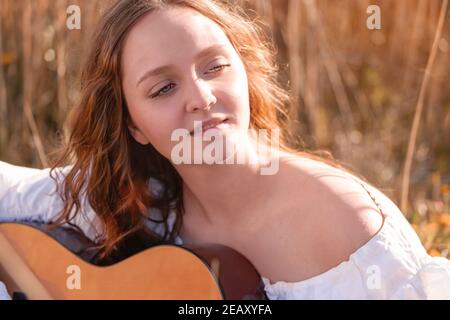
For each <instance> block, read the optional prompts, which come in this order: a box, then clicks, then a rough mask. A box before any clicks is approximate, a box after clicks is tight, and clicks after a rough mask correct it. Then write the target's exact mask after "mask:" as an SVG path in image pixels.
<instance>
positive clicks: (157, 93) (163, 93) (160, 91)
mask: <svg viewBox="0 0 450 320" xmlns="http://www.w3.org/2000/svg"><path fill="white" fill-rule="evenodd" d="M172 85H174V84H173V83H169V84H168V85H167V86H164V87H162V88H161V89H160V90H158V91H157V92H156V93H154V94H152V95H151V96H150V97H151V98H156V97H158V96H160V95H161V94H162V95H165V94H166V93H167V92H168V90H169V89H171V88H172V87H171V86H172Z"/></svg>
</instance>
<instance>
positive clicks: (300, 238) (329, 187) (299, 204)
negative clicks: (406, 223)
mask: <svg viewBox="0 0 450 320" xmlns="http://www.w3.org/2000/svg"><path fill="white" fill-rule="evenodd" d="M282 163H283V161H280V178H282V179H284V180H285V182H284V183H285V185H286V188H284V190H285V194H284V195H283V197H284V199H285V203H287V204H288V205H287V206H284V208H283V211H282V212H281V215H283V216H284V217H288V219H289V220H290V221H292V222H291V223H290V224H289V225H290V226H291V228H292V230H290V231H291V232H289V231H288V232H289V233H290V234H291V237H292V240H291V241H292V244H295V243H298V244H301V247H303V248H305V247H307V248H308V249H305V250H304V253H305V255H306V256H303V257H300V259H299V257H292V258H291V259H298V261H291V265H292V266H293V270H292V272H296V271H295V270H294V269H295V266H296V265H297V267H298V266H299V265H304V264H305V261H306V260H308V261H312V265H313V266H314V268H311V272H310V273H309V274H307V273H306V274H303V275H302V276H301V277H303V278H305V276H314V275H315V274H319V273H322V272H325V271H326V270H329V269H330V268H332V267H334V266H336V265H338V264H339V263H341V262H342V261H345V260H347V259H348V258H349V256H350V255H351V254H352V253H353V252H355V251H356V250H358V249H359V248H360V247H362V246H363V245H365V244H366V243H368V242H369V240H370V239H372V238H373V237H374V236H375V235H376V234H377V233H378V232H379V231H380V230H381V228H382V226H383V223H384V217H383V215H382V213H381V212H380V209H379V208H378V206H377V205H376V203H375V202H374V201H373V199H372V198H371V197H370V195H369V194H368V193H367V191H366V190H365V189H364V187H363V186H362V185H361V184H359V183H358V182H357V181H356V180H354V179H352V178H351V177H349V176H347V174H346V173H345V172H343V171H340V170H338V169H337V168H334V167H331V166H329V165H326V164H321V163H317V161H314V160H313V161H309V160H304V159H299V160H293V161H292V162H291V161H289V162H284V163H283V164H282ZM286 254H287V255H289V252H287V253H286ZM313 269H314V272H313V271H312V270H313ZM294 278H295V277H294Z"/></svg>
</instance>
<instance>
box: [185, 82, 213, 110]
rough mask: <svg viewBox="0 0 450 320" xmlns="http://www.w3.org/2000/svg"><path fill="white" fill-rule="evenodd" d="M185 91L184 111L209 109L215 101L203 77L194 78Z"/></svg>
mask: <svg viewBox="0 0 450 320" xmlns="http://www.w3.org/2000/svg"><path fill="white" fill-rule="evenodd" d="M191 83H192V85H191V86H190V88H188V92H187V93H186V95H187V99H188V101H187V102H186V112H196V111H199V110H209V109H210V108H211V107H212V106H213V105H214V104H215V103H216V102H217V98H216V97H215V96H214V94H213V92H212V90H211V87H210V85H209V84H208V83H207V82H206V81H204V80H203V79H198V78H197V79H195V80H193V81H192V82H191Z"/></svg>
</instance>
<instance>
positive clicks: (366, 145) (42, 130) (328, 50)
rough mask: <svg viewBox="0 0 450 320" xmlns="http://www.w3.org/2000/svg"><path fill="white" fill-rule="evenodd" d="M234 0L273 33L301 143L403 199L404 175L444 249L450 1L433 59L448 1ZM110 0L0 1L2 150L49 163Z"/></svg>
mask: <svg viewBox="0 0 450 320" xmlns="http://www.w3.org/2000/svg"><path fill="white" fill-rule="evenodd" d="M234 1H235V2H238V3H241V4H243V5H244V6H245V7H246V8H248V9H249V10H255V11H256V12H257V13H258V14H260V15H261V16H262V18H263V21H264V22H265V23H266V24H267V30H268V32H270V33H271V35H272V37H273V39H274V41H275V42H276V44H277V48H278V62H279V64H280V66H281V72H280V81H281V82H282V83H284V84H285V85H286V86H289V88H290V90H291V92H292V93H293V94H294V96H295V97H296V101H297V108H295V110H291V116H292V124H291V126H292V127H293V128H294V129H295V130H297V133H298V136H299V137H301V138H300V139H301V141H302V144H303V146H304V147H305V148H312V149H315V148H321V149H328V150H330V151H331V152H332V153H333V154H334V155H335V156H336V157H337V158H338V159H340V160H342V161H344V162H345V163H347V164H349V165H351V166H352V167H354V168H355V170H356V171H358V172H360V173H362V174H363V175H364V176H366V177H367V178H368V179H369V180H370V181H372V182H373V183H374V184H376V185H377V186H379V187H380V189H381V190H382V191H383V192H385V193H386V194H387V195H388V196H389V197H391V198H392V199H393V200H394V201H396V202H397V203H398V205H399V206H400V200H401V194H402V178H403V180H404V179H405V178H404V177H405V175H406V176H407V179H408V181H407V182H406V183H405V182H404V183H403V194H405V188H406V191H407V192H406V197H405V196H404V198H405V199H404V202H405V203H404V204H403V205H402V208H406V209H405V210H404V212H405V214H406V216H407V218H408V219H409V220H410V221H411V223H413V226H414V227H415V228H416V230H417V232H418V233H419V235H420V237H421V238H422V240H423V242H424V244H425V246H426V248H427V250H428V251H429V252H430V253H431V254H435V255H443V256H447V255H448V251H449V249H450V193H449V184H450V168H449V163H450V161H449V160H450V150H449V149H450V146H449V142H448V141H449V140H450V139H449V138H448V137H450V112H449V111H450V81H449V80H450V79H449V75H448V70H450V23H449V22H450V21H449V14H448V9H447V12H446V15H445V17H446V18H445V21H444V23H443V27H442V35H441V36H439V37H437V42H436V45H435V57H434V63H433V64H432V66H431V68H430V67H428V69H427V70H426V68H427V62H428V61H429V60H430V54H431V52H432V46H433V40H434V39H435V37H436V34H437V32H439V28H438V19H439V13H440V10H441V6H442V4H443V1H441V0H436V1H427V0H395V1H394V0H378V1H373V0H371V1H369V0H340V1H333V0H317V1H313V0H272V1H269V0H254V1H244V0H234ZM374 3H375V4H378V5H379V6H380V7H381V14H382V29H381V30H368V29H367V28H366V19H367V16H368V15H367V13H366V9H367V6H368V5H369V4H374ZM69 4H79V5H80V7H81V10H82V29H81V31H68V30H67V29H66V28H65V9H66V7H67V6H68V5H69ZM104 6H105V2H104V1H102V0H96V1H91V0H78V1H67V0H57V1H54V0H21V1H14V0H0V10H1V11H0V19H1V20H0V54H1V56H0V66H1V68H0V124H1V125H0V159H2V160H4V161H9V162H12V163H16V164H21V165H27V166H33V167H42V166H46V165H47V161H48V160H47V157H46V154H48V153H49V152H50V151H51V150H52V148H53V147H54V145H55V142H56V141H57V139H58V136H59V132H61V131H62V128H61V123H62V121H63V119H64V117H65V116H66V113H67V110H68V108H70V107H71V106H72V105H73V103H74V101H75V100H76V97H77V94H78V91H77V90H78V77H79V74H78V70H79V63H80V60H81V56H82V54H83V52H84V50H85V45H86V40H87V39H88V37H89V36H90V34H91V33H90V30H92V26H93V25H94V24H95V21H96V19H97V17H98V15H99V11H100V10H101V8H102V7H104ZM249 13H251V11H249ZM426 75H427V77H428V79H426V78H425V76H426ZM425 81H426V83H425V84H426V85H425V86H424V82H425ZM421 88H422V90H421ZM420 104H421V106H420ZM418 109H420V111H418ZM415 115H416V118H417V120H414V116H415ZM414 121H415V122H417V125H415V126H414V128H413V122H414ZM408 144H409V145H410V147H409V148H408ZM411 145H412V146H411ZM408 150H409V151H408ZM408 159H409V160H408ZM408 161H409V164H408ZM405 163H406V166H405ZM408 165H409V166H410V168H409V169H408V168H407V166H408ZM405 184H406V186H405Z"/></svg>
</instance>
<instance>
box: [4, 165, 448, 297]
mask: <svg viewBox="0 0 450 320" xmlns="http://www.w3.org/2000/svg"><path fill="white" fill-rule="evenodd" d="M68 169H69V167H64V168H63V169H62V173H63V174H64V173H65V171H66V170H68ZM330 170H331V168H330ZM332 170H333V174H334V173H336V172H338V171H336V170H337V169H335V168H333V169H332ZM339 172H340V173H341V174H342V175H344V176H345V177H347V178H349V179H348V181H349V183H355V182H357V183H359V184H360V185H361V187H362V188H364V190H366V191H367V193H368V194H369V195H370V196H371V198H372V199H373V201H374V202H375V204H376V205H377V207H378V208H379V210H380V212H381V214H382V215H383V216H384V222H383V225H382V227H381V229H380V230H379V231H378V233H377V234H376V235H375V236H374V237H372V238H371V239H370V240H369V241H368V242H367V243H365V244H364V245H363V246H362V247H360V248H359V249H357V250H356V251H355V252H354V253H352V254H351V255H350V257H349V258H348V260H346V261H343V262H341V263H340V264H339V265H337V266H336V267H334V268H332V269H330V270H328V271H326V272H323V273H321V274H319V275H316V276H314V277H311V278H309V279H306V280H302V281H298V282H285V281H278V282H276V283H270V281H269V279H268V278H266V277H264V275H262V281H263V282H264V285H265V291H266V294H267V297H268V298H269V299H450V260H448V259H446V258H443V257H431V256H429V255H428V254H427V252H426V250H425V249H424V247H423V246H422V244H421V242H420V240H419V238H418V236H417V234H416V233H415V231H414V229H413V228H412V227H411V226H410V224H409V223H408V221H407V220H406V219H405V217H404V216H403V214H402V212H401V211H400V210H399V208H398V207H397V206H396V205H395V204H394V203H393V202H392V201H391V200H390V199H389V198H388V197H387V196H386V195H384V194H383V193H382V192H381V191H380V190H378V189H377V188H375V187H373V186H371V185H369V184H367V183H365V182H364V181H362V180H360V179H358V178H357V177H355V176H353V175H351V174H349V173H346V172H345V173H344V171H340V170H339ZM149 183H151V184H152V190H153V191H155V190H157V188H158V184H157V182H156V180H153V179H151V180H150V181H149ZM155 188H156V189H155ZM54 190H55V185H54V182H53V180H51V179H50V178H49V175H48V169H45V170H37V169H30V168H24V167H17V166H12V165H10V164H7V163H5V162H1V161H0V222H8V221H26V220H40V221H51V220H52V219H53V218H54V216H55V215H56V214H57V213H58V212H59V211H60V209H61V208H62V203H61V202H60V200H59V198H58V197H57V196H56V194H55V192H54ZM82 203H83V208H82V211H83V215H82V216H80V217H78V218H77V220H76V221H75V222H76V223H77V224H78V225H79V226H80V228H81V229H82V230H83V231H85V233H86V235H87V236H88V237H90V238H91V239H94V238H95V236H96V234H98V233H99V232H100V231H101V228H100V227H99V223H98V220H97V218H96V215H95V213H94V212H93V210H92V208H91V207H90V205H89V202H88V201H87V200H85V199H84V200H83V201H82ZM150 216H152V217H154V218H156V219H158V218H160V212H159V210H157V209H154V208H151V209H150ZM174 221H175V212H171V213H170V215H169V219H168V224H169V226H170V227H171V228H172V227H173V224H174ZM146 224H147V226H148V228H150V229H152V230H154V231H155V232H157V233H158V234H161V235H162V234H163V232H164V229H163V228H164V226H163V225H162V224H156V223H154V222H152V221H150V220H147V221H146ZM175 244H177V245H182V244H183V240H182V239H181V238H180V237H179V236H178V237H177V238H176V240H175ZM2 289H4V288H3V287H2V284H1V283H0V297H1V296H2V294H1V292H2ZM3 291H4V290H3Z"/></svg>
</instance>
